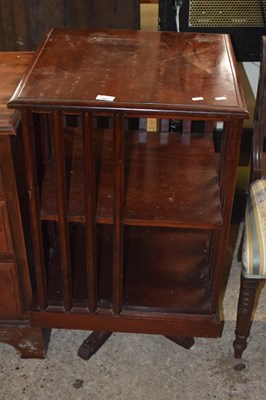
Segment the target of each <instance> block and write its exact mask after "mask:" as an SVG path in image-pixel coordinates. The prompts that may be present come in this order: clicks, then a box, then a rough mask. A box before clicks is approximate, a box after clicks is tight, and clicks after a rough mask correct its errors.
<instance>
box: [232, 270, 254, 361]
mask: <svg viewBox="0 0 266 400" xmlns="http://www.w3.org/2000/svg"><path fill="white" fill-rule="evenodd" d="M258 284H259V282H258V280H257V279H247V278H244V277H242V276H241V286H240V293H239V300H238V309H237V321H236V331H235V334H236V339H235V341H234V343H233V346H234V350H235V358H241V357H242V353H243V351H244V350H245V349H246V347H247V338H248V336H249V332H250V326H251V316H252V311H253V307H254V300H255V296H256V290H257V287H258Z"/></svg>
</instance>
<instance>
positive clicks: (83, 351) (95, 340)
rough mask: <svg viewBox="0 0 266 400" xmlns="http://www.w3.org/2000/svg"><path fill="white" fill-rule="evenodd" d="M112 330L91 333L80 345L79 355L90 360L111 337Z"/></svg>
mask: <svg viewBox="0 0 266 400" xmlns="http://www.w3.org/2000/svg"><path fill="white" fill-rule="evenodd" d="M111 335H112V332H97V331H94V332H92V333H91V334H90V336H89V337H87V339H85V340H84V342H83V343H82V344H81V345H80V348H79V349H78V356H79V357H81V358H83V360H86V361H87V360H89V359H90V358H91V357H92V356H93V355H94V354H95V353H96V352H97V351H98V350H99V349H100V348H101V347H102V345H103V344H104V343H105V342H106V340H108V339H109V337H110V336H111Z"/></svg>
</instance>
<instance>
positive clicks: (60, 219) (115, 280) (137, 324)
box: [8, 29, 248, 348]
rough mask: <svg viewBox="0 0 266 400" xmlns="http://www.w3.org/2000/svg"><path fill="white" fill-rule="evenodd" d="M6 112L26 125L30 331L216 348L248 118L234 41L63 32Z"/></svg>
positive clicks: (46, 45)
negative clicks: (136, 122)
mask: <svg viewBox="0 0 266 400" xmlns="http://www.w3.org/2000/svg"><path fill="white" fill-rule="evenodd" d="M8 106H9V107H10V108H13V109H16V110H19V111H20V112H21V113H22V126H23V132H22V136H23V144H24V152H25V159H26V160H27V168H26V170H27V171H26V172H27V186H28V193H29V198H28V201H29V207H30V215H31V230H32V241H33V250H34V265H35V274H36V290H35V292H34V301H33V303H32V305H31V309H30V321H31V324H32V326H34V327H39V328H43V327H46V328H69V329H88V330H95V331H97V332H98V333H99V334H101V333H104V332H106V333H107V334H109V333H110V332H112V331H120V332H139V333H153V334H161V335H165V336H167V337H169V338H170V339H171V340H174V341H176V342H177V343H179V344H180V343H181V344H182V345H184V347H187V348H188V347H190V345H191V343H192V339H191V338H192V337H194V336H203V337H217V336H219V335H220V334H221V331H222V322H221V321H220V317H219V304H218V297H219V293H220V284H221V280H222V279H221V278H222V274H223V264H224V258H225V251H226V245H227V237H228V230H229V224H230V216H231V209H232V201H233V196H234V187H235V180H236V171H237V165H238V156H239V148H240V140H241V133H242V122H243V118H247V117H248V113H247V108H246V104H245V100H244V98H243V94H242V89H241V87H240V84H239V78H238V74H237V70H236V63H235V59H234V55H233V51H232V46H231V42H230V38H229V37H228V36H227V35H218V34H195V33H173V32H141V31H139V32H138V31H122V30H121V31H119V30H117V31H116V30H113V31H111V30H110V31H109V30H102V31H94V30H64V29H54V30H51V31H50V33H49V34H48V35H47V36H46V38H45V40H44V42H43V43H42V45H41V46H40V48H39V49H38V51H37V52H36V54H35V56H34V58H33V60H32V62H31V66H30V68H29V69H28V72H27V73H26V74H25V76H24V78H23V79H22V81H21V82H20V84H19V86H18V87H17V90H16V92H15V94H14V96H13V97H12V99H11V101H10V102H9V104H8ZM103 116H104V117H106V118H108V119H109V121H110V124H109V126H110V128H109V129H99V127H98V125H97V118H98V117H103ZM132 118H140V121H141V123H140V129H139V130H133V131H132V130H129V129H128V126H129V125H130V124H129V121H130V120H131V119H132ZM147 118H148V119H149V120H150V119H155V120H156V121H157V123H156V126H157V127H158V130H157V131H156V132H148V131H147V130H146V129H145V126H144V125H143V123H142V122H143V121H145V120H146V119H147ZM173 120H175V121H176V122H177V125H178V126H179V128H178V129H176V130H174V131H170V130H169V126H172V124H171V123H170V122H169V121H173ZM217 123H220V124H221V125H222V127H223V133H222V135H221V137H222V144H221V150H220V151H218V150H217V148H216V145H215V141H214V135H213V131H214V127H215V126H216V124H217Z"/></svg>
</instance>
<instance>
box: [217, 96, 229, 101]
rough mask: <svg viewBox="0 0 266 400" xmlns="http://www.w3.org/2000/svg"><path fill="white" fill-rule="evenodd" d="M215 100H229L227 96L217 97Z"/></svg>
mask: <svg viewBox="0 0 266 400" xmlns="http://www.w3.org/2000/svg"><path fill="white" fill-rule="evenodd" d="M215 100H217V101H221V100H227V97H226V96H220V97H215Z"/></svg>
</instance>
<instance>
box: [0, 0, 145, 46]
mask: <svg viewBox="0 0 266 400" xmlns="http://www.w3.org/2000/svg"><path fill="white" fill-rule="evenodd" d="M139 3H140V1H139V0H45V1H43V0H2V1H1V2H0V50H8V51H14V50H35V49H36V47H37V45H38V43H39V42H40V40H41V39H42V38H43V36H44V35H45V33H46V32H47V31H48V30H49V29H50V28H52V27H69V28H106V29H107V28H110V29H112V28H116V29H139V28H140V4H139Z"/></svg>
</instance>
